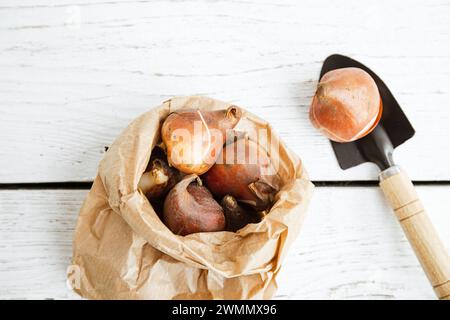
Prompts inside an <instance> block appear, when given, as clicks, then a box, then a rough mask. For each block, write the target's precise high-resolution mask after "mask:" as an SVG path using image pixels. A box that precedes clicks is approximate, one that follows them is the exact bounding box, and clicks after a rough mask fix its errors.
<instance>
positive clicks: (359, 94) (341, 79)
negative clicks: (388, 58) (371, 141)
mask: <svg viewBox="0 0 450 320" xmlns="http://www.w3.org/2000/svg"><path fill="white" fill-rule="evenodd" d="M382 109H383V108H382V101H381V97H380V93H379V91H378V87H377V84H376V83H375V81H374V80H373V79H372V77H371V76H370V75H369V74H368V73H367V72H366V71H364V70H362V69H359V68H342V69H336V70H332V71H329V72H327V73H326V74H325V75H323V77H322V78H321V79H320V82H319V84H318V86H317V91H316V94H315V96H314V98H313V101H312V105H311V109H310V113H309V117H310V120H311V122H312V124H313V125H314V126H315V127H316V128H317V129H319V130H320V131H321V132H322V133H323V134H324V135H325V136H327V137H328V138H329V139H331V140H333V141H336V142H350V141H354V140H357V139H360V138H362V137H364V136H365V135H367V134H369V133H370V132H371V131H372V130H373V129H374V128H375V126H376V125H377V124H378V122H379V121H380V118H381V114H382Z"/></svg>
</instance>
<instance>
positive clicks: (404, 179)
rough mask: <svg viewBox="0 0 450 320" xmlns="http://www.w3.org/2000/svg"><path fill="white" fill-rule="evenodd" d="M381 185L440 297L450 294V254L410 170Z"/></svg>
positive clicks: (397, 173) (384, 180) (399, 173)
mask: <svg viewBox="0 0 450 320" xmlns="http://www.w3.org/2000/svg"><path fill="white" fill-rule="evenodd" d="M388 170H389V169H388ZM384 172H386V171H384ZM380 187H381V190H382V191H383V193H384V195H385V197H386V199H387V201H388V203H389V204H390V206H391V208H392V209H393V210H394V213H395V215H396V217H397V220H398V221H399V222H400V224H401V226H402V228H403V231H404V232H405V235H406V238H407V239H408V240H409V243H410V244H411V247H412V248H413V249H414V252H415V253H416V256H417V258H418V260H419V261H420V264H421V265H422V268H423V270H424V271H425V274H426V275H427V277H428V280H429V281H430V285H431V286H432V287H433V289H434V291H435V293H436V295H437V297H438V298H439V299H445V298H449V297H450V256H449V255H448V252H447V249H446V248H445V247H444V244H443V242H442V240H441V239H440V238H439V235H438V234H437V232H436V230H435V228H434V226H433V224H432V223H431V222H430V219H429V218H428V214H427V212H426V209H425V208H424V206H423V204H422V201H421V200H420V197H419V196H418V194H417V191H416V189H415V188H414V185H413V184H412V183H411V180H410V179H409V178H408V176H407V174H406V172H404V171H400V172H398V171H397V172H395V173H394V174H393V175H392V176H389V177H387V178H386V179H382V180H381V182H380Z"/></svg>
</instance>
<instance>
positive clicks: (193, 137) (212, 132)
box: [161, 106, 242, 175]
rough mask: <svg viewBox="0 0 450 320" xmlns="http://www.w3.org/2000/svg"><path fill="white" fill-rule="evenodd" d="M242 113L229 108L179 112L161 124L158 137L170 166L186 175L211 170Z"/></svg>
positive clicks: (234, 108) (232, 107)
mask: <svg viewBox="0 0 450 320" xmlns="http://www.w3.org/2000/svg"><path fill="white" fill-rule="evenodd" d="M241 116H242V110H241V109H240V108H238V107H236V106H231V107H229V108H228V109H227V110H217V111H202V110H200V109H191V110H180V111H176V112H173V113H171V114H170V115H169V116H168V117H167V119H166V120H165V121H164V123H163V126H162V129H161V135H162V140H163V142H164V144H165V145H166V147H167V159H168V162H169V164H170V165H171V166H174V167H175V168H177V169H178V170H180V171H181V172H183V173H186V174H197V175H201V174H203V173H205V172H206V171H208V169H209V168H211V167H212V166H213V165H214V163H215V160H216V159H217V156H218V154H219V153H220V150H221V149H222V146H223V144H224V142H225V140H226V133H227V130H230V129H233V128H234V127H235V126H236V124H237V123H238V122H239V120H240V118H241Z"/></svg>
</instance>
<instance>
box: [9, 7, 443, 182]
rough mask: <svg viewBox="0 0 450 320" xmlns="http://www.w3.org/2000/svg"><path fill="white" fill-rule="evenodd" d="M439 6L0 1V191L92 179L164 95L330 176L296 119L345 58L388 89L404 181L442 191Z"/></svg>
mask: <svg viewBox="0 0 450 320" xmlns="http://www.w3.org/2000/svg"><path fill="white" fill-rule="evenodd" d="M449 25H450V5H449V3H448V2H447V1H444V0H432V1H427V2H423V1H419V0H413V1H396V2H392V1H364V2H361V1H356V0H351V1H345V2H339V3H336V2H334V1H328V0H314V1H312V0H309V1H295V0H290V1H278V0H277V1H275V0H272V1H265V2H260V1H256V0H251V1H225V0H217V1H119V0H117V1H107V2H105V1H101V0H94V1H88V0H70V1H69V0H64V1H51V0H37V1H31V0H20V1H13V0H3V1H2V2H1V3H0V146H1V148H0V168H1V170H0V183H14V182H49V181H90V180H92V179H93V177H94V175H95V172H96V169H97V165H98V162H99V160H100V159H101V157H102V155H103V153H104V149H105V146H108V145H110V144H111V142H112V141H113V140H114V138H115V137H116V136H117V135H118V134H120V132H121V130H122V129H123V128H124V127H125V126H126V125H127V123H129V122H130V121H131V120H132V119H133V118H135V117H137V116H138V115H139V114H141V113H143V112H145V111H147V110H148V109H149V108H150V107H152V106H155V105H158V104H159V103H160V102H161V101H163V100H165V99H167V98H168V97H172V96H175V95H191V94H203V95H208V96H211V97H213V98H217V99H222V100H227V101H232V102H235V103H236V104H239V105H241V106H243V107H246V108H248V109H249V110H250V111H252V112H254V113H256V114H258V115H259V116H261V117H263V118H265V119H266V120H268V121H270V122H271V123H272V124H273V125H274V127H275V128H276V129H277V131H278V132H279V133H280V135H281V136H282V137H283V138H284V140H285V141H286V142H287V144H288V146H290V147H291V148H292V149H293V150H294V151H295V152H296V153H298V154H299V155H300V156H301V157H302V158H303V159H304V162H305V164H306V167H307V168H308V169H309V172H310V175H311V178H312V179H314V180H374V179H376V176H377V170H376V168H375V167H374V166H372V165H370V164H365V165H362V166H361V167H358V168H355V169H352V170H350V171H346V172H343V171H341V170H340V169H339V168H338V166H337V163H336V160H335V158H334V155H333V153H332V151H331V148H330V145H329V143H328V141H327V140H326V139H325V138H323V137H322V136H320V135H319V133H318V132H316V131H315V130H314V129H313V128H312V126H311V125H310V123H309V121H308V108H309V104H310V102H311V99H312V95H313V93H314V90H315V86H316V83H317V77H318V74H319V70H320V67H321V63H322V61H323V59H324V58H325V57H326V56H327V55H329V54H331V53H336V52H337V53H343V54H348V55H351V56H352V57H354V58H356V59H358V60H360V61H362V62H363V63H365V64H367V65H368V66H369V67H371V68H373V70H375V71H376V72H377V73H378V74H379V75H380V76H381V77H382V78H383V79H384V80H385V82H386V83H387V84H388V85H389V86H390V88H391V90H392V91H393V92H394V95H395V96H396V98H397V99H398V101H399V102H400V104H401V105H402V107H403V108H404V110H405V112H406V114H407V115H408V117H409V118H410V120H411V122H412V123H413V125H414V127H415V128H416V129H417V135H416V136H415V137H414V138H413V139H412V140H410V141H408V142H407V143H406V144H405V145H403V146H400V147H399V148H398V150H397V151H396V158H397V160H398V162H399V163H400V164H402V165H403V166H404V167H405V168H406V169H407V170H408V172H409V173H410V176H411V178H412V179H413V180H450V166H448V163H449V158H450V151H449V149H450V148H449V145H450V144H449V140H450V127H449V126H448V122H449V120H450V108H448V101H450V87H449V86H448V83H450V30H449V28H448V26H449Z"/></svg>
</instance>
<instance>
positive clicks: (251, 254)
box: [73, 97, 313, 299]
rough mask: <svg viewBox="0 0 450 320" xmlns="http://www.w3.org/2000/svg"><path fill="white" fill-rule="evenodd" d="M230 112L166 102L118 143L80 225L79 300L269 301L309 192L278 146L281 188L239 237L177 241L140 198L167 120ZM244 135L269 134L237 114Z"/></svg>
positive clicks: (214, 103) (194, 102) (190, 100)
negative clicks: (184, 113) (175, 114)
mask: <svg viewBox="0 0 450 320" xmlns="http://www.w3.org/2000/svg"><path fill="white" fill-rule="evenodd" d="M229 106H230V104H228V103H224V102H221V101H218V100H214V99H210V98H206V97H180V98H173V99H171V100H168V101H166V102H164V103H163V104H162V105H161V106H159V107H157V108H155V109H152V110H150V111H149V112H147V113H145V114H143V115H142V116H140V117H139V118H137V119H136V120H134V121H133V122H132V123H131V124H130V125H129V126H128V127H127V128H126V129H125V131H124V132H123V133H122V134H121V135H120V136H119V137H118V138H117V140H116V141H115V142H114V143H113V145H112V146H111V148H110V149H109V150H108V152H107V153H106V154H105V157H104V159H103V160H102V161H101V163H100V166H99V170H98V175H97V177H96V178H95V181H94V184H93V186H92V189H91V190H90V192H89V194H88V195H87V198H86V201H85V203H84V205H83V207H82V208H81V212H80V215H79V218H78V222H77V226H76V231H75V238H74V244H73V265H74V267H76V268H78V270H79V271H80V272H79V279H78V281H76V283H78V285H77V286H76V287H75V288H74V290H75V291H76V292H77V293H78V294H80V295H81V296H83V297H85V298H89V299H270V298H271V297H272V296H273V295H274V294H275V291H276V289H277V284H276V280H275V279H276V276H277V274H278V272H279V270H280V267H281V262H282V260H283V258H284V257H285V256H286V253H287V249H288V248H289V246H290V245H291V244H292V242H293V241H294V240H295V238H296V237H297V235H298V234H299V231H300V227H301V226H302V222H303V218H304V217H305V214H306V210H307V206H308V203H309V200H310V198H311V195H312V189H313V185H312V183H311V182H310V181H309V180H308V177H307V174H306V172H305V170H304V168H303V167H302V164H301V162H300V160H299V159H298V157H297V156H296V155H295V154H293V153H292V152H290V151H289V150H288V149H287V147H286V146H285V145H284V144H283V143H282V142H281V141H277V142H279V143H280V153H279V160H280V166H279V174H280V176H281V179H282V182H283V185H284V186H283V187H282V189H281V190H280V191H279V192H278V194H277V195H276V197H275V200H276V202H275V204H274V205H273V207H272V209H271V211H270V213H269V214H268V215H267V216H266V217H265V218H264V219H263V220H262V221H261V222H260V223H258V224H250V225H247V226H246V227H244V228H243V229H241V230H239V231H238V232H237V233H232V232H225V231H223V232H211V233H196V234H190V235H188V236H184V237H183V236H178V235H175V234H173V233H172V232H171V231H170V230H169V229H168V228H166V226H165V225H164V224H163V223H162V222H161V220H160V219H159V217H158V216H157V214H156V212H155V211H154V210H153V208H152V206H151V204H150V203H149V201H148V200H147V199H146V197H145V196H144V195H143V194H142V193H141V192H140V191H139V190H138V189H137V185H138V182H139V179H140V177H141V175H142V173H143V172H144V170H145V168H146V166H147V163H148V161H149V159H150V154H151V150H152V149H153V147H154V146H155V144H157V143H158V142H159V140H160V127H161V124H162V122H163V121H164V119H165V118H166V117H167V116H168V115H169V113H170V112H172V111H174V110H177V109H182V108H200V109H202V110H214V109H226V108H228V107H229ZM250 128H253V129H254V128H266V129H267V130H268V132H269V133H270V132H271V131H272V128H271V126H270V125H269V124H268V123H267V122H265V121H263V120H261V119H259V118H258V117H256V116H254V115H252V114H251V113H249V112H246V111H245V110H243V117H242V119H241V121H240V122H239V124H238V125H237V127H236V129H237V130H247V129H250ZM275 139H278V136H277V135H276V134H275ZM272 140H273V139H272ZM272 156H275V155H272Z"/></svg>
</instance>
